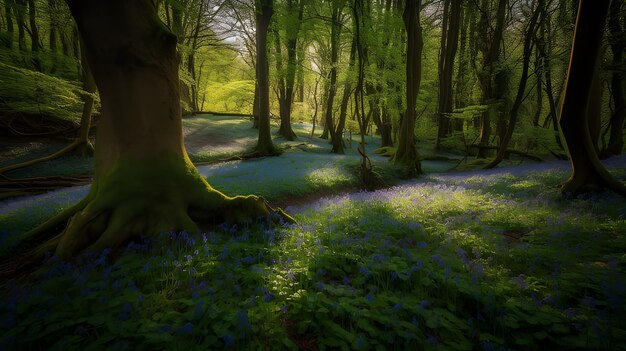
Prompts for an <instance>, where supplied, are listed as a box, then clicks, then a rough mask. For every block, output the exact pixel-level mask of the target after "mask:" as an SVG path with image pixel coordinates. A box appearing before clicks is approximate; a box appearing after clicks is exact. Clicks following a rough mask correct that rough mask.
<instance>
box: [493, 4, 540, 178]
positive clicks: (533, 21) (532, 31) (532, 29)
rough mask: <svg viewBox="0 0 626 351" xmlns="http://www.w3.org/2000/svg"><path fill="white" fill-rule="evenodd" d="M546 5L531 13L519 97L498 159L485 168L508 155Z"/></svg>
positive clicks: (513, 107) (525, 36) (511, 113)
mask: <svg viewBox="0 0 626 351" xmlns="http://www.w3.org/2000/svg"><path fill="white" fill-rule="evenodd" d="M544 5H545V0H539V3H538V5H537V6H536V7H535V9H534V10H532V11H531V17H530V20H529V21H528V25H527V26H526V30H525V31H524V49H523V53H522V76H521V78H520V82H519V86H518V88H517V95H516V96H515V102H514V103H513V106H512V107H511V111H510V112H509V123H508V127H507V130H506V133H505V135H504V136H503V138H502V140H500V147H499V149H498V153H497V154H496V157H495V158H494V159H493V160H492V161H491V162H489V164H487V166H485V168H493V167H495V166H497V165H498V164H499V163H500V162H502V160H503V159H504V157H505V155H506V153H507V147H508V146H509V142H510V141H511V138H512V137H513V131H514V130H515V125H516V124H517V118H518V115H519V110H520V107H521V106H522V102H523V101H524V98H525V97H526V85H527V83H528V78H529V74H528V70H529V67H530V59H531V57H532V52H533V45H532V44H533V39H534V38H535V36H536V34H537V33H536V32H537V20H538V18H539V14H540V13H541V8H542V7H543V6H544Z"/></svg>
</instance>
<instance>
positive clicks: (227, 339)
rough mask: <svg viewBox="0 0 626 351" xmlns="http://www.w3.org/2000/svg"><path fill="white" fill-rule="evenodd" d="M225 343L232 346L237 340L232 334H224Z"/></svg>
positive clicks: (229, 346)
mask: <svg viewBox="0 0 626 351" xmlns="http://www.w3.org/2000/svg"><path fill="white" fill-rule="evenodd" d="M224 344H225V345H226V347H227V348H231V347H233V346H235V341H234V340H233V337H232V336H230V335H224Z"/></svg>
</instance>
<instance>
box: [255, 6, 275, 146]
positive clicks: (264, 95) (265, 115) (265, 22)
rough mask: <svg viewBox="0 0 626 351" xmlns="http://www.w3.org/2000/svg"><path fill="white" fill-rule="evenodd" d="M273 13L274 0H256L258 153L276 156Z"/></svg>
mask: <svg viewBox="0 0 626 351" xmlns="http://www.w3.org/2000/svg"><path fill="white" fill-rule="evenodd" d="M273 13H274V1H273V0H256V23H257V28H256V47H257V55H256V80H257V84H258V86H259V139H258V142H257V146H256V151H257V152H258V153H259V154H262V155H274V154H276V149H275V148H274V144H273V143H272V135H271V130H270V84H269V62H268V60H267V32H268V29H269V25H270V21H271V19H272V14H273Z"/></svg>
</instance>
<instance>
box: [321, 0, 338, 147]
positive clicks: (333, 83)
mask: <svg viewBox="0 0 626 351" xmlns="http://www.w3.org/2000/svg"><path fill="white" fill-rule="evenodd" d="M331 6H332V13H331V25H330V26H331V27H330V28H331V29H330V64H331V67H330V73H329V74H330V77H329V80H328V89H327V91H328V95H327V99H326V110H325V111H324V132H323V133H322V137H323V136H324V133H326V131H328V135H329V136H330V141H331V143H332V144H333V145H335V144H336V143H337V142H338V141H337V140H338V139H339V142H340V141H341V135H337V134H336V133H335V125H334V121H333V105H334V102H335V95H336V94H337V63H338V62H339V38H340V35H341V23H340V22H339V20H340V18H341V11H342V10H343V0H339V1H336V2H332V3H331Z"/></svg>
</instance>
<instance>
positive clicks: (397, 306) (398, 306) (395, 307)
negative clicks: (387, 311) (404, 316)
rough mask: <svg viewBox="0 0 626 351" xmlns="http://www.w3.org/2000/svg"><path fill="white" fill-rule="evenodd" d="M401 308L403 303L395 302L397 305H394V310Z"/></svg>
mask: <svg viewBox="0 0 626 351" xmlns="http://www.w3.org/2000/svg"><path fill="white" fill-rule="evenodd" d="M401 309H402V304H400V303H397V304H395V305H394V306H393V310H394V311H399V310H401Z"/></svg>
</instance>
